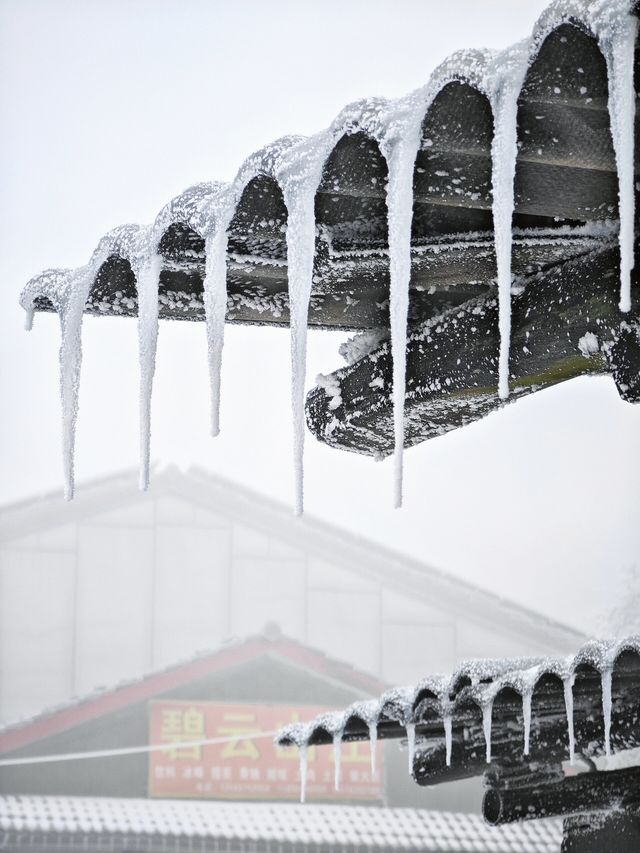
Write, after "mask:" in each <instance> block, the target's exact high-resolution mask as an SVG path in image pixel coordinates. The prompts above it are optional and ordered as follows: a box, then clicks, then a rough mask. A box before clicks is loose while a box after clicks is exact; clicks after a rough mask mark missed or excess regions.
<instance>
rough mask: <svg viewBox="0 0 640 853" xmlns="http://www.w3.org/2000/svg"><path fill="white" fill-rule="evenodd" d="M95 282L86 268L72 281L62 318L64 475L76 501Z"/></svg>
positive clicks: (67, 490) (67, 489) (68, 494)
mask: <svg viewBox="0 0 640 853" xmlns="http://www.w3.org/2000/svg"><path fill="white" fill-rule="evenodd" d="M92 283H93V272H92V269H87V268H86V267H85V268H83V269H82V270H79V271H78V272H76V273H74V274H73V275H72V276H71V278H70V279H69V284H68V290H67V294H66V298H65V300H64V303H63V304H62V305H61V307H60V309H59V312H58V313H59V317H60V330H61V335H62V338H61V341H60V399H61V402H62V466H63V472H64V497H65V500H68V501H69V500H72V498H73V494H74V488H75V483H74V467H75V443H76V423H77V419H78V395H79V392H80V374H81V369H82V321H83V317H84V307H85V304H86V301H87V296H88V293H89V290H90V288H91V285H92Z"/></svg>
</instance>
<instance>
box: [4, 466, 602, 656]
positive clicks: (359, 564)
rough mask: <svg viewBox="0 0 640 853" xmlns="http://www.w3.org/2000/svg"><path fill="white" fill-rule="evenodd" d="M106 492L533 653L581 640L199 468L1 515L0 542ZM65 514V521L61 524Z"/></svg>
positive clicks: (105, 485) (75, 514) (106, 484)
mask: <svg viewBox="0 0 640 853" xmlns="http://www.w3.org/2000/svg"><path fill="white" fill-rule="evenodd" d="M105 492H106V493H107V494H108V495H109V496H110V498H111V501H112V503H113V505H114V506H118V507H121V506H122V505H123V504H126V503H134V502H138V501H141V500H154V499H155V498H156V497H159V496H160V495H162V494H171V495H173V496H176V497H180V498H182V499H184V500H188V501H191V502H194V503H197V504H199V505H200V506H201V507H202V508H203V509H206V510H209V511H215V512H216V513H219V514H220V515H222V516H224V517H227V518H228V519H230V520H237V519H240V518H245V519H248V520H249V523H250V524H251V525H253V526H255V527H257V528H258V529H260V530H262V531H264V532H265V533H267V534H269V535H277V536H278V537H279V538H281V539H283V540H285V541H286V542H287V543H288V544H290V545H291V546H293V547H298V548H303V549H309V548H311V549H313V550H314V551H315V552H316V553H318V555H320V556H321V555H326V558H327V559H330V560H331V561H332V562H333V563H335V564H338V565H340V566H342V567H343V568H345V569H346V570H348V571H350V572H352V573H355V574H359V575H360V576H362V577H366V578H367V579H369V580H372V581H375V582H376V583H381V584H384V585H385V586H387V587H389V588H391V589H393V590H394V591H397V592H401V593H404V594H406V595H410V596H411V597H413V598H417V599H419V600H421V601H423V602H424V603H426V604H429V605H433V604H436V605H437V604H440V605H444V606H446V607H448V608H449V609H450V610H451V611H452V612H455V613H456V614H458V615H459V616H460V617H463V618H464V619H466V620H468V621H469V622H471V623H474V624H476V625H484V626H486V627H488V628H491V630H493V631H495V630H497V629H498V628H499V629H501V631H502V633H504V634H506V635H511V636H518V637H519V638H520V639H522V640H523V641H524V642H526V641H527V640H528V639H531V640H532V641H533V642H534V643H535V644H537V647H538V649H537V650H541V649H545V650H547V651H548V652H550V653H553V654H558V653H559V652H562V651H565V650H566V651H567V652H570V651H571V650H573V649H574V648H575V647H576V646H578V645H581V644H582V643H583V642H584V641H585V640H586V639H587V637H586V635H585V634H583V633H581V632H580V631H578V630H577V629H575V628H572V627H570V626H568V625H565V624H562V623H560V622H558V621H556V620H553V619H550V618H548V617H546V616H544V615H542V614H540V613H537V612H536V611H534V610H531V609H529V608H527V607H524V606H523V605H521V604H517V603H516V602H514V601H511V600H509V599H506V598H502V597H500V596H498V595H496V594H495V593H492V592H489V591H488V590H486V589H482V588H481V587H479V586H476V585H474V584H472V583H470V582H469V581H466V580H462V579H460V578H457V577H454V576H452V575H450V574H447V573H446V572H443V571H441V570H439V569H436V568H434V567H433V566H430V565H429V564H427V563H424V562H422V561H420V560H417V559H415V558H413V557H410V556H408V555H406V554H403V553H401V552H399V551H397V550H393V549H391V548H388V547H385V546H384V545H381V544H379V543H378V542H375V541H372V540H369V539H366V538H364V537H363V536H360V535H357V534H353V533H350V532H348V531H347V530H345V529H344V528H341V527H338V526H336V525H333V524H330V523H329V522H326V521H322V520H320V519H318V518H314V517H312V516H310V515H308V514H305V515H304V516H302V517H301V518H293V516H292V514H291V508H290V507H289V506H288V505H286V504H284V503H282V502H280V501H277V500H275V499H273V498H270V497H268V496H266V495H263V494H260V493H258V492H255V491H253V490H251V489H248V488H247V487H246V486H242V485H240V484H238V483H236V482H233V481H231V480H228V479H226V478H225V477H221V476H220V475H218V474H213V473H211V472H209V471H206V470H205V469H203V468H200V467H195V466H194V467H191V468H189V469H188V470H187V471H186V472H184V473H183V472H181V471H180V470H179V469H178V468H177V466H175V465H171V466H168V467H167V468H164V469H162V470H157V469H156V473H155V475H154V477H153V483H152V486H151V488H150V489H149V491H148V492H145V493H141V492H140V491H138V488H137V473H136V472H135V471H134V470H128V471H124V472H121V473H118V474H114V475H111V476H107V477H102V478H95V479H92V480H90V481H87V482H86V483H85V484H84V485H82V486H80V487H79V489H78V490H77V493H76V494H77V497H76V499H75V500H74V501H73V502H72V503H66V502H64V501H63V498H62V495H61V493H60V492H50V493H48V494H45V495H42V496H41V497H38V498H35V499H31V500H28V499H27V500H22V501H20V502H18V503H15V504H12V505H6V506H4V507H0V542H1V541H6V540H8V539H12V538H17V537H19V536H24V535H27V534H29V533H31V532H34V531H35V530H39V529H41V528H42V527H43V526H45V525H49V524H50V525H59V524H65V523H70V522H77V521H80V520H82V519H83V518H86V517H89V516H91V515H92V514H94V513H96V512H101V511H104V510H105ZM63 507H64V516H65V517H64V518H61V517H60V516H61V514H62V512H61V511H62V508H63Z"/></svg>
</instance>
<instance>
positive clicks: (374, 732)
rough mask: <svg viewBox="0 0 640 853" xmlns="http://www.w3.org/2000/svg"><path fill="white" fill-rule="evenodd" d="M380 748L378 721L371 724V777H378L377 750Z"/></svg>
mask: <svg viewBox="0 0 640 853" xmlns="http://www.w3.org/2000/svg"><path fill="white" fill-rule="evenodd" d="M377 747H378V724H377V720H376V721H374V722H372V723H369V749H370V751H371V776H372V777H373V776H375V775H376V750H377Z"/></svg>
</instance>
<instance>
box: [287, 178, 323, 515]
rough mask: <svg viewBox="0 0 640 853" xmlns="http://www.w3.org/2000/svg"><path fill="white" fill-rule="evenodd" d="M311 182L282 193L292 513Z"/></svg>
mask: <svg viewBox="0 0 640 853" xmlns="http://www.w3.org/2000/svg"><path fill="white" fill-rule="evenodd" d="M315 187H316V184H315V183H310V184H309V185H308V186H304V187H299V188H298V192H291V191H290V190H289V191H288V192H286V193H285V202H286V205H287V215H288V221H287V268H288V285H289V312H290V318H291V319H290V323H291V409H292V417H293V466H294V487H295V495H294V513H295V515H301V514H302V510H303V504H304V500H303V491H304V472H303V462H304V430H305V423H304V384H305V371H306V364H307V319H308V313H309V300H310V298H311V285H312V282H313V258H314V253H315V239H316V232H315V212H314V198H315Z"/></svg>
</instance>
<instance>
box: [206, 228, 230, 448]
mask: <svg viewBox="0 0 640 853" xmlns="http://www.w3.org/2000/svg"><path fill="white" fill-rule="evenodd" d="M205 252H206V267H205V277H204V314H205V322H206V326H207V353H208V358H209V383H210V388H211V435H213V436H216V435H218V434H219V432H220V377H221V368H222V349H223V346H224V324H225V319H226V315H227V223H226V222H221V223H218V225H217V226H216V228H215V230H214V231H213V232H212V233H211V234H209V236H208V237H207V239H206V241H205Z"/></svg>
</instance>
